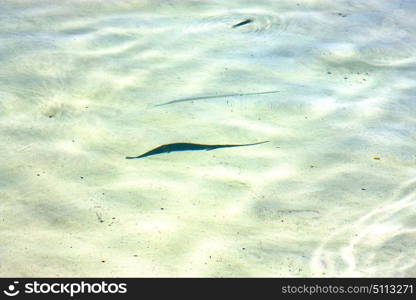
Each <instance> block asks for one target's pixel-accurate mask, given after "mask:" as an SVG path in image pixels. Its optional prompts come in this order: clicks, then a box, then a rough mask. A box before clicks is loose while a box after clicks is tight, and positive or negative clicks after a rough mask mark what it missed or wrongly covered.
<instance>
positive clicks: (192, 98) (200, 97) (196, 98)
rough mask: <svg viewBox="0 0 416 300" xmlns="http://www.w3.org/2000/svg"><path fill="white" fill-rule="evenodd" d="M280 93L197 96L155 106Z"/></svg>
mask: <svg viewBox="0 0 416 300" xmlns="http://www.w3.org/2000/svg"><path fill="white" fill-rule="evenodd" d="M278 92H280V91H268V92H257V93H235V94H224V95H209V96H197V97H189V98H181V99H176V100H172V101H168V102H164V103H161V104H155V105H154V106H163V105H168V104H174V103H179V102H186V101H193V100H204V99H212V98H224V97H241V96H254V95H266V94H275V93H278Z"/></svg>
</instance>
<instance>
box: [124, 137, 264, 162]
mask: <svg viewBox="0 0 416 300" xmlns="http://www.w3.org/2000/svg"><path fill="white" fill-rule="evenodd" d="M267 142H269V141H264V142H259V143H253V144H240V145H204V144H193V143H173V144H166V145H162V146H159V147H157V148H155V149H153V150H150V151H148V152H146V153H143V154H141V155H139V156H127V157H126V159H135V158H143V157H146V156H151V155H157V154H162V153H169V152H177V151H198V150H207V151H208V150H214V149H219V148H231V147H243V146H253V145H259V144H264V143H267Z"/></svg>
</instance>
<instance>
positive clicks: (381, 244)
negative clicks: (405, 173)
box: [311, 178, 416, 277]
mask: <svg viewBox="0 0 416 300" xmlns="http://www.w3.org/2000/svg"><path fill="white" fill-rule="evenodd" d="M415 188H416V178H414V179H412V180H410V181H408V182H406V183H405V184H403V187H402V188H401V189H400V190H399V192H398V193H397V195H396V196H394V197H393V198H392V201H391V202H390V203H388V204H384V205H382V206H379V207H377V208H375V209H373V210H371V211H370V212H368V213H367V214H365V215H364V216H362V217H361V218H359V219H358V220H357V221H356V222H354V223H353V224H349V225H346V226H343V227H342V228H340V229H339V230H337V231H336V232H334V233H333V234H332V235H330V236H329V237H328V239H327V240H325V241H324V242H323V243H322V244H321V245H320V246H319V247H318V249H317V250H316V251H315V253H314V255H313V259H312V261H311V269H312V270H313V271H314V274H313V275H314V276H394V277H397V276H400V277H402V276H403V277H411V276H415V275H416V271H415V269H416V258H415V256H414V245H415V243H416V222H415V221H414V220H415V217H416V190H415Z"/></svg>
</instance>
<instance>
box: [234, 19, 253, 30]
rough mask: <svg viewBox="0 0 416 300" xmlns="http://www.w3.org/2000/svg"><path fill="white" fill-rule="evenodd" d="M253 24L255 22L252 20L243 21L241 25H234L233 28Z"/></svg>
mask: <svg viewBox="0 0 416 300" xmlns="http://www.w3.org/2000/svg"><path fill="white" fill-rule="evenodd" d="M251 22H253V20H251V19H247V20H244V21H241V22H240V23H237V24H234V25H233V28H236V27H240V26H243V25H246V24H249V23H251Z"/></svg>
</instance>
